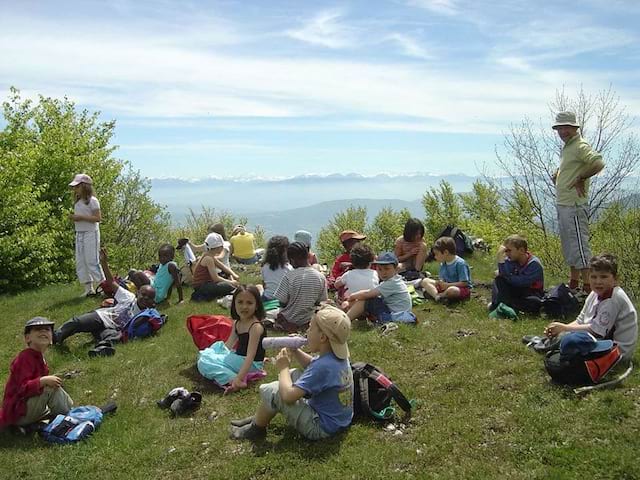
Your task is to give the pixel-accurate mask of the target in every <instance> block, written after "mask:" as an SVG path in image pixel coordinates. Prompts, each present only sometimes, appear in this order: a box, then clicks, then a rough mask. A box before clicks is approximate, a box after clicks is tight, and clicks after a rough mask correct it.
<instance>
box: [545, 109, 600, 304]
mask: <svg viewBox="0 0 640 480" xmlns="http://www.w3.org/2000/svg"><path fill="white" fill-rule="evenodd" d="M553 129H554V130H555V131H556V132H558V136H559V137H560V139H561V140H562V141H563V142H564V147H562V158H561V160H560V166H559V168H558V170H557V171H556V172H555V174H554V175H553V181H554V183H555V185H556V208H557V211H558V228H559V229H560V241H561V243H562V254H563V256H564V260H565V262H566V263H567V265H569V267H570V268H571V276H570V278H569V288H571V289H574V290H575V289H577V288H578V286H579V282H580V277H582V290H583V291H584V293H587V294H588V293H590V292H591V285H590V284H589V260H590V259H591V250H590V249H589V205H588V201H589V178H591V177H593V176H594V175H596V174H598V173H599V172H600V171H601V170H602V169H603V168H604V162H603V161H602V155H600V154H599V153H598V152H596V151H594V150H593V149H592V148H591V145H589V144H588V143H587V142H586V141H585V140H584V139H583V138H582V135H580V132H579V131H578V130H579V129H580V125H578V123H577V122H576V115H575V113H573V112H560V113H558V115H556V122H555V123H554V124H553Z"/></svg>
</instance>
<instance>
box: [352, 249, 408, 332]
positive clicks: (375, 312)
mask: <svg viewBox="0 0 640 480" xmlns="http://www.w3.org/2000/svg"><path fill="white" fill-rule="evenodd" d="M372 263H373V265H375V266H376V270H377V272H378V278H379V280H380V283H379V284H378V286H377V287H375V288H371V289H369V290H360V291H359V292H355V293H352V294H351V295H349V297H348V298H347V302H349V305H350V306H351V307H350V308H349V311H348V312H347V315H349V318H350V319H351V320H355V319H356V318H359V317H361V316H362V315H364V314H365V313H367V314H369V315H370V316H371V317H373V319H374V320H375V321H376V322H378V323H386V322H389V321H391V320H392V319H393V317H394V316H393V314H401V313H403V312H407V313H409V312H411V295H410V294H409V290H407V285H406V284H405V283H404V280H403V279H402V277H401V276H400V275H399V274H398V257H396V256H395V254H394V253H391V252H383V253H381V254H380V255H378V258H377V260H375V261H374V262H372ZM401 321H402V320H401ZM404 321H407V320H404ZM413 321H415V317H413Z"/></svg>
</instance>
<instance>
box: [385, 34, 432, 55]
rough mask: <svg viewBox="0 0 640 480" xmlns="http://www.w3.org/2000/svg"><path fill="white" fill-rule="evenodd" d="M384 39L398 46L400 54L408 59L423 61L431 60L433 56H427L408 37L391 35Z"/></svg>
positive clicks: (426, 53)
mask: <svg viewBox="0 0 640 480" xmlns="http://www.w3.org/2000/svg"><path fill="white" fill-rule="evenodd" d="M386 39H387V40H388V41H390V42H393V43H396V44H397V45H399V46H400V48H401V49H402V52H403V53H404V54H405V55H407V56H409V57H415V58H422V59H424V60H429V59H432V58H433V55H431V54H429V52H427V50H426V49H425V48H424V47H422V46H421V45H420V44H419V43H418V42H417V41H416V40H414V39H413V38H411V37H410V36H408V35H405V34H402V33H393V34H391V35H388V36H387V37H386Z"/></svg>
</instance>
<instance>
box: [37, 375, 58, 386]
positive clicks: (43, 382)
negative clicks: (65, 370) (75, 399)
mask: <svg viewBox="0 0 640 480" xmlns="http://www.w3.org/2000/svg"><path fill="white" fill-rule="evenodd" d="M40 386H41V387H50V388H60V387H61V386H62V379H60V377H56V376H55V375H47V376H46V377H40Z"/></svg>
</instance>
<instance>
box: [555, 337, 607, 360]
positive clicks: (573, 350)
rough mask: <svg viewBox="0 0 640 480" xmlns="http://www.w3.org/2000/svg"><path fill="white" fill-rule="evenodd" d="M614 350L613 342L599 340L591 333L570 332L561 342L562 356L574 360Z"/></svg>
mask: <svg viewBox="0 0 640 480" xmlns="http://www.w3.org/2000/svg"><path fill="white" fill-rule="evenodd" d="M611 348H613V341H612V340H598V339H597V338H596V337H594V336H593V335H592V334H590V333H589V332H570V333H567V334H566V335H564V336H563V337H562V340H561V341H560V356H561V357H565V358H573V357H576V356H584V355H588V354H590V353H598V352H606V351H607V350H611Z"/></svg>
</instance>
